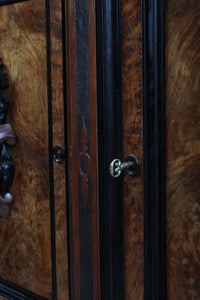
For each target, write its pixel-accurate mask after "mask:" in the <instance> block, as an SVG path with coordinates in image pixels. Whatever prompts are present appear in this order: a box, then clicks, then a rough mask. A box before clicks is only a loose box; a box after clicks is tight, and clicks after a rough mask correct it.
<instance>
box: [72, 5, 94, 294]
mask: <svg viewBox="0 0 200 300" xmlns="http://www.w3.org/2000/svg"><path fill="white" fill-rule="evenodd" d="M66 11H67V12H68V15H67V16H66V21H67V26H66V27H67V29H68V30H67V36H68V41H69V44H68V45H67V46H68V47H67V49H66V50H67V66H66V67H67V87H68V99H67V105H68V162H69V163H68V180H69V214H70V254H71V257H70V263H71V274H70V275H71V280H70V283H71V294H72V298H74V299H77V300H79V299H83V300H84V299H86V300H87V299H99V297H100V295H99V294H100V287H99V286H100V283H99V228H98V226H99V220H98V200H99V199H98V166H97V161H98V153H97V96H96V93H97V91H96V37H95V35H96V29H95V1H94V0H89V1H88V2H87V1H80V0H76V1H71V0H70V1H68V2H67V10H66Z"/></svg>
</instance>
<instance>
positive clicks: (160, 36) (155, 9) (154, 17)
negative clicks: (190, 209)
mask: <svg viewBox="0 0 200 300" xmlns="http://www.w3.org/2000/svg"><path fill="white" fill-rule="evenodd" d="M164 8H165V1H164V0H161V1H157V0H148V1H146V0H143V1H142V14H143V176H144V299H145V300H160V299H162V300H165V299H166V225H165V219H166V209H165V205H166V203H165V202H166V200H165V78H164V60H165V59H164V55H165V51H164V48H165V39H164V31H165V22H164Z"/></svg>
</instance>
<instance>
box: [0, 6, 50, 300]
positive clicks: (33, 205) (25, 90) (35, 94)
mask: <svg viewBox="0 0 200 300" xmlns="http://www.w3.org/2000/svg"><path fill="white" fill-rule="evenodd" d="M0 16H1V18H0V56H1V57H2V60H3V62H4V63H5V65H6V72H7V74H8V76H9V81H10V87H9V90H8V94H7V95H8V98H9V100H10V109H9V115H8V122H10V123H12V125H13V128H14V129H15V132H16V134H17V137H18V140H17V144H16V146H15V147H14V148H13V149H11V151H12V154H13V160H14V163H15V168H16V172H15V177H14V182H13V185H12V187H11V193H12V194H13V196H14V204H13V206H12V210H11V215H10V217H9V218H8V220H5V219H0V262H1V263H0V277H2V278H4V279H6V280H8V281H10V282H13V283H15V284H17V285H19V286H21V287H23V288H25V289H28V290H30V291H32V292H34V293H36V294H39V295H41V296H43V297H46V298H48V299H51V292H52V291H51V277H52V274H51V236H50V201H49V168H48V165H49V154H48V101H47V68H46V18H45V1H44V0H34V1H28V2H23V3H20V4H15V5H9V6H3V7H0Z"/></svg>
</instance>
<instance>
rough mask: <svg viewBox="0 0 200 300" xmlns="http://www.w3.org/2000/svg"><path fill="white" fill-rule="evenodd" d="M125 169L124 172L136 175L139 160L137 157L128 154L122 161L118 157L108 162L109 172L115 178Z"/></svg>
mask: <svg viewBox="0 0 200 300" xmlns="http://www.w3.org/2000/svg"><path fill="white" fill-rule="evenodd" d="M123 170H125V171H126V173H127V174H128V175H130V176H132V177H134V176H136V175H138V173H139V161H138V159H137V157H136V156H135V155H133V154H130V155H128V156H127V157H126V159H125V161H124V162H121V160H120V159H118V158H116V159H114V160H113V161H112V162H111V164H110V174H111V176H113V177H115V178H117V177H119V176H120V175H121V173H122V171H123Z"/></svg>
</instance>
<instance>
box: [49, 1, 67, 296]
mask: <svg viewBox="0 0 200 300" xmlns="http://www.w3.org/2000/svg"><path fill="white" fill-rule="evenodd" d="M62 9H63V7H62V0H51V1H50V44H51V86H52V140H53V145H52V146H53V147H55V146H56V145H59V146H61V147H62V148H64V145H65V135H64V125H65V124H64V117H65V115H64V87H63V77H64V71H63V32H62V30H63V28H62V25H63V24H62ZM55 24H56V26H55ZM65 164H66V161H65V160H64V161H63V163H62V164H58V163H56V162H55V161H54V162H53V173H54V207H55V246H56V251H55V258H54V259H55V260H56V282H57V293H56V294H57V295H56V297H57V299H59V300H67V299H69V294H68V292H69V289H68V245H67V215H66V178H65V175H66V174H65Z"/></svg>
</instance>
